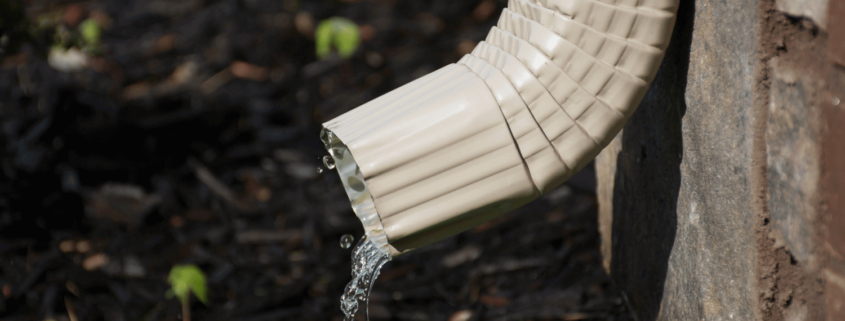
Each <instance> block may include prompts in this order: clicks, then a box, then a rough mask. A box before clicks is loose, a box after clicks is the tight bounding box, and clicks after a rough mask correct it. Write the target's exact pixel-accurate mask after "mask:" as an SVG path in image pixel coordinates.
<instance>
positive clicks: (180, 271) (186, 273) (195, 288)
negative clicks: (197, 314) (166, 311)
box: [167, 264, 208, 321]
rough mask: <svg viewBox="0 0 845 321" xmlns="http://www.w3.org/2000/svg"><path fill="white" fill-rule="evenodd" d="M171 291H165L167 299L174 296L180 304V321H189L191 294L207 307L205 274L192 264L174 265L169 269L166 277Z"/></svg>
mask: <svg viewBox="0 0 845 321" xmlns="http://www.w3.org/2000/svg"><path fill="white" fill-rule="evenodd" d="M167 282H170V286H171V289H170V290H168V291H167V297H168V298H172V297H173V296H176V297H177V298H179V301H180V302H181V303H182V320H184V321H191V305H190V298H191V293H192V292H193V293H194V295H195V296H196V297H197V299H199V300H200V302H202V303H203V304H205V305H208V287H207V285H206V282H205V274H204V273H202V270H200V268H198V267H197V266H196V265H193V264H186V265H175V266H173V268H172V269H170V276H168V277H167Z"/></svg>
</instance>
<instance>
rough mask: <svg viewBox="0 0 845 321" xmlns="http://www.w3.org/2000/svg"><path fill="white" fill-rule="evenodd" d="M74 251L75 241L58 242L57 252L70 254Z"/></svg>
mask: <svg viewBox="0 0 845 321" xmlns="http://www.w3.org/2000/svg"><path fill="white" fill-rule="evenodd" d="M74 250H76V241H74V240H63V241H61V242H59V251H62V253H70V252H73V251H74Z"/></svg>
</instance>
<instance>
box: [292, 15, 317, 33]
mask: <svg viewBox="0 0 845 321" xmlns="http://www.w3.org/2000/svg"><path fill="white" fill-rule="evenodd" d="M293 24H294V26H295V27H296V31H298V32H299V34H301V35H303V36H306V37H311V36H313V35H314V18H312V17H311V14H310V13H308V12H306V11H300V12H299V13H297V14H296V17H294V18H293Z"/></svg>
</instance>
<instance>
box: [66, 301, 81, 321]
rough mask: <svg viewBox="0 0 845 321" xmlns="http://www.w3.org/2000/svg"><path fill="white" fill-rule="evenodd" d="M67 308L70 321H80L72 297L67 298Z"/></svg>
mask: <svg viewBox="0 0 845 321" xmlns="http://www.w3.org/2000/svg"><path fill="white" fill-rule="evenodd" d="M65 308H66V309H67V317H68V319H70V321H78V320H79V318H78V317H77V316H76V308H75V307H74V306H73V301H71V300H70V297H68V296H65Z"/></svg>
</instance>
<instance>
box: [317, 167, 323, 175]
mask: <svg viewBox="0 0 845 321" xmlns="http://www.w3.org/2000/svg"><path fill="white" fill-rule="evenodd" d="M322 173H323V168H322V167H320V166H317V174H322Z"/></svg>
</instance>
